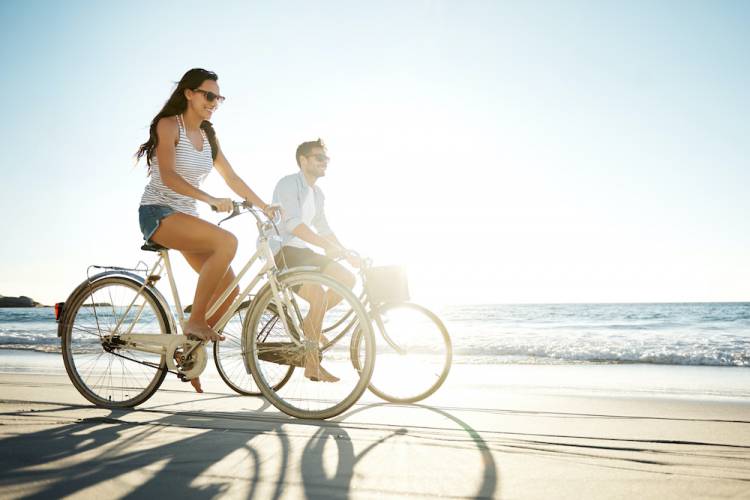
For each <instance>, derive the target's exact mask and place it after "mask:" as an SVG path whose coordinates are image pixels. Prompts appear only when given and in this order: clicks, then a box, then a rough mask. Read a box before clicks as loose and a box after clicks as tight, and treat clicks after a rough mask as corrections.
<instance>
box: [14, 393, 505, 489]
mask: <svg viewBox="0 0 750 500" xmlns="http://www.w3.org/2000/svg"><path fill="white" fill-rule="evenodd" d="M384 405H385V406H388V405H386V404H385V403H379V404H373V405H367V406H363V407H361V408H358V409H355V410H353V411H349V412H347V413H345V414H344V415H342V416H341V417H340V418H339V419H337V421H330V420H329V421H312V420H297V419H293V418H291V417H287V416H286V415H283V414H279V413H275V412H273V413H268V412H256V411H240V412H215V411H192V412H190V411H189V412H180V411H177V410H172V411H167V410H164V409H159V410H150V409H145V410H101V411H102V414H100V415H98V416H95V417H91V418H82V419H78V420H76V421H73V422H70V421H69V420H68V422H69V423H65V424H63V425H56V426H55V427H53V428H45V429H43V430H39V431H36V432H31V433H23V434H17V435H13V436H10V437H6V438H4V439H0V492H2V495H1V496H6V495H7V496H10V497H24V498H39V499H42V498H45V499H46V498H60V497H63V496H67V495H74V494H79V495H95V494H96V495H99V494H101V489H97V488H101V487H103V486H105V485H106V488H107V489H108V490H107V492H108V493H109V494H111V495H113V496H117V497H146V498H152V497H157V496H167V495H169V496H178V497H184V498H207V497H217V496H223V495H231V496H233V497H242V498H255V497H257V496H262V497H263V498H279V497H281V496H282V495H284V494H289V491H288V487H289V485H290V484H291V485H295V486H296V485H298V484H299V479H300V475H301V480H302V485H301V486H302V488H303V490H304V495H305V497H307V498H348V497H350V495H351V492H352V480H353V478H354V477H355V474H356V475H358V476H362V475H366V473H367V471H366V469H365V467H364V466H363V460H364V459H365V458H366V457H368V456H369V455H370V454H371V453H372V452H374V451H375V450H376V449H377V448H378V447H380V446H381V445H383V444H386V443H390V442H391V441H393V440H398V439H402V438H404V437H410V434H411V433H412V429H410V428H408V427H399V426H393V425H391V426H387V425H386V426H385V427H384V428H382V429H380V431H379V433H378V435H377V436H376V437H375V438H372V440H371V442H369V444H367V443H368V441H369V440H370V439H369V438H368V439H360V438H359V435H358V434H356V433H358V431H359V429H362V428H363V427H364V428H366V426H367V424H364V425H363V424H362V423H361V422H359V421H351V422H350V421H349V420H350V419H351V417H352V416H354V415H358V414H362V413H363V412H365V411H366V410H368V409H372V408H377V407H381V406H384ZM412 407H413V408H418V409H424V410H426V411H430V412H435V413H438V414H439V415H441V416H443V417H445V418H447V419H449V420H451V421H452V422H454V423H455V424H457V425H458V427H459V428H460V429H462V430H463V431H465V432H466V433H468V434H469V436H470V437H471V441H472V442H473V443H474V445H475V447H476V448H477V450H478V451H479V453H480V456H481V459H482V462H483V464H484V471H483V473H482V481H481V485H480V486H479V488H478V489H477V491H476V492H475V493H474V494H473V495H469V496H474V497H476V498H484V497H492V496H493V494H494V492H495V490H496V486H497V476H496V468H495V464H494V461H493V459H492V455H491V454H490V453H489V451H488V448H487V446H486V443H485V442H484V440H483V439H482V438H481V436H480V435H479V434H478V433H477V432H476V431H474V430H473V429H472V428H471V427H469V426H468V425H467V424H466V423H465V422H463V421H461V420H460V419H458V418H456V417H454V416H453V415H451V414H449V413H447V412H445V411H443V410H439V409H437V408H431V407H427V406H421V405H420V406H417V405H413V406H412ZM81 409H88V410H95V408H93V407H90V406H83V405H56V407H55V408H54V409H51V410H41V411H34V413H30V412H27V411H19V412H11V413H4V414H3V416H6V417H7V416H18V417H30V416H31V415H34V416H39V415H40V414H44V413H45V412H47V413H48V414H50V417H52V418H54V417H57V418H60V417H59V415H60V414H62V415H64V414H65V412H68V411H80V410H81ZM139 413H140V414H144V413H145V414H148V413H158V414H159V415H161V414H163V413H168V414H167V415H166V416H163V417H160V418H157V419H152V420H143V419H142V418H140V419H137V418H136V417H138V416H139V415H137V414H139ZM53 414H54V415H53ZM68 418H69V417H68ZM217 422H220V424H218V425H217ZM30 425H31V424H29V423H28V422H26V423H25V424H24V426H25V427H26V428H28V427H29V426H30ZM42 425H55V424H54V423H49V421H48V423H47V424H44V423H43V422H42ZM295 426H305V427H306V429H300V428H299V427H296V428H295ZM310 427H314V428H315V430H314V431H313V434H312V436H310V437H308V438H305V437H304V436H305V435H308V434H309V432H310ZM285 428H286V429H294V430H292V435H293V436H292V437H290V435H289V434H288V433H287V431H286V430H285ZM185 433H188V436H187V437H185V436H183V435H181V434H185ZM350 433H355V437H356V440H353V439H352V437H351V435H350ZM269 437H271V438H272V441H269ZM300 437H302V439H303V440H304V448H303V450H302V452H301V458H300V460H299V461H297V460H296V457H299V452H297V453H296V456H294V457H293V456H292V455H293V452H292V449H293V448H296V449H299V445H297V446H293V444H292V441H294V440H299V438H300ZM269 444H272V448H273V450H272V451H271V450H269ZM331 444H333V446H335V452H333V453H332V448H331ZM355 444H360V445H361V444H365V446H364V448H362V449H361V451H358V452H355ZM332 455H335V456H332ZM227 459H229V460H227ZM333 460H335V462H336V466H335V470H333V471H331V467H327V466H326V465H327V464H330V463H331V462H332V461H333ZM220 462H221V463H222V466H227V464H230V467H231V470H230V469H218V467H219V465H218V464H219V463H220ZM414 466H416V467H419V463H415V464H414ZM398 472H403V471H394V473H398ZM261 486H262V493H260V492H259V488H260V487H261ZM110 489H111V491H110ZM373 493H376V491H373Z"/></svg>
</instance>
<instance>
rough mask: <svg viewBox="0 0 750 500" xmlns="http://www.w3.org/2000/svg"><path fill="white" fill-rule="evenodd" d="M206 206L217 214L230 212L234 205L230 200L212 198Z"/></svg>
mask: <svg viewBox="0 0 750 500" xmlns="http://www.w3.org/2000/svg"><path fill="white" fill-rule="evenodd" d="M208 204H209V205H211V208H212V209H214V210H215V211H217V212H231V211H232V210H234V204H233V203H232V200H231V199H230V198H214V197H213V196H212V197H211V198H210V199H209V200H208Z"/></svg>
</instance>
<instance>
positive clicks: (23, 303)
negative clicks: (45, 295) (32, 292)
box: [0, 295, 43, 307]
mask: <svg viewBox="0 0 750 500" xmlns="http://www.w3.org/2000/svg"><path fill="white" fill-rule="evenodd" d="M0 307H43V306H42V304H40V303H39V302H35V301H34V299H32V298H31V297H25V296H23V295H22V296H20V297H3V296H2V295H0Z"/></svg>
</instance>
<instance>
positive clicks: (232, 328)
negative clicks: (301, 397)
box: [214, 303, 294, 396]
mask: <svg viewBox="0 0 750 500" xmlns="http://www.w3.org/2000/svg"><path fill="white" fill-rule="evenodd" d="M248 311H249V308H248V303H243V304H242V305H240V307H239V308H238V309H237V312H235V313H234V315H233V316H232V318H231V319H230V320H229V322H228V323H227V325H226V326H225V327H224V329H223V330H222V331H221V333H222V335H224V338H225V339H226V340H224V341H223V342H214V362H215V363H216V370H217V371H218V372H219V376H220V377H221V379H222V380H223V381H224V382H225V383H226V384H227V385H228V386H229V388H230V389H232V390H233V391H235V392H236V393H238V394H242V395H243V396H260V395H261V392H260V389H259V388H258V384H256V383H255V379H254V378H253V376H252V374H251V373H250V370H249V368H248V366H249V365H248V363H247V362H246V361H245V349H244V348H243V343H242V325H243V324H244V322H245V317H246V316H247V314H248ZM258 331H259V333H260V334H261V335H270V336H271V337H272V338H280V336H283V335H285V333H284V328H283V326H282V324H281V322H280V321H279V316H278V315H277V314H276V306H275V305H273V304H269V305H268V308H267V309H266V310H265V311H264V312H263V314H262V315H261V319H260V323H259V330H258ZM293 371H294V366H286V367H284V368H280V369H279V370H277V371H276V372H275V373H274V375H275V376H274V377H271V376H270V374H269V377H268V379H269V382H270V383H271V384H272V385H273V387H274V388H275V389H277V390H278V389H280V388H281V387H282V386H283V385H284V384H285V383H286V382H287V381H288V380H289V378H290V377H291V376H292V372H293Z"/></svg>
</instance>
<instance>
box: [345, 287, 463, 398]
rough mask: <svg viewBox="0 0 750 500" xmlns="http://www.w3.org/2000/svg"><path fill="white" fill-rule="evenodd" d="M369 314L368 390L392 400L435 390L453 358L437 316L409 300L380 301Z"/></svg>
mask: <svg viewBox="0 0 750 500" xmlns="http://www.w3.org/2000/svg"><path fill="white" fill-rule="evenodd" d="M370 316H371V317H372V321H373V330H374V332H375V343H376V350H377V355H376V356H377V359H378V369H377V370H376V371H375V373H373V375H372V379H371V380H370V386H369V389H370V391H372V392H373V393H374V394H375V395H377V396H378V397H380V398H382V399H385V400H386V401H390V402H392V403H415V402H417V401H421V400H423V399H425V398H427V397H428V396H430V395H431V394H433V393H434V392H435V391H437V390H438V389H439V388H440V386H441V385H443V382H445V379H446V378H447V377H448V372H449V371H450V369H451V363H452V359H453V347H452V344H451V339H450V336H449V335H448V330H447V329H446V328H445V325H443V322H442V321H440V318H438V317H437V315H435V314H434V313H433V312H432V311H430V310H429V309H427V308H425V307H422V306H420V305H417V304H412V303H410V302H401V303H392V304H384V305H382V306H379V307H376V308H375V309H374V310H373V311H371V314H370ZM355 341H357V342H358V339H355Z"/></svg>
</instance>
